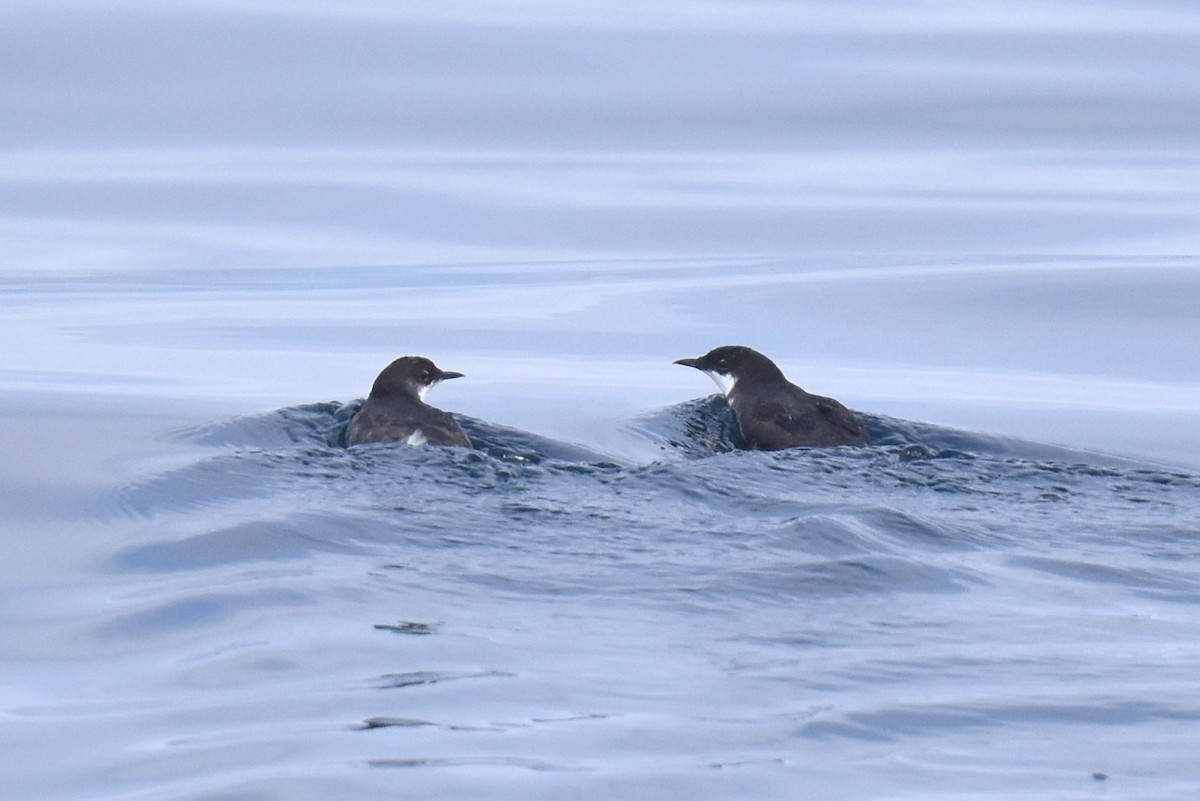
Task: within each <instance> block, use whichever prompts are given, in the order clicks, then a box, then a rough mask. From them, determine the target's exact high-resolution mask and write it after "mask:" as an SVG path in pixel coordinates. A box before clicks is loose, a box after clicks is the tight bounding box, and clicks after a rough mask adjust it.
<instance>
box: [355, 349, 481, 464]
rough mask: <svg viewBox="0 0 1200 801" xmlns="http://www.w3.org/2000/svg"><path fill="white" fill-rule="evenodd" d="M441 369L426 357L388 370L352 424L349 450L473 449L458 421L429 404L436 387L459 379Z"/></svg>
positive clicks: (407, 359)
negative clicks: (377, 445) (370, 446)
mask: <svg viewBox="0 0 1200 801" xmlns="http://www.w3.org/2000/svg"><path fill="white" fill-rule="evenodd" d="M461 377H462V373H453V372H449V371H446V370H442V369H440V368H438V366H437V365H435V364H434V363H433V362H431V361H430V360H429V359H426V358H424V357H423V356H401V357H400V358H399V359H396V360H395V361H394V362H392V363H391V364H389V365H388V366H387V367H385V368H384V370H383V372H381V373H380V374H379V377H378V378H376V379H375V383H374V385H373V386H372V387H371V394H370V395H369V396H368V397H367V399H366V401H364V402H363V405H362V406H361V407H359V409H358V411H357V412H355V413H354V417H352V418H351V419H350V425H349V427H348V428H347V429H346V444H347V445H348V446H349V445H360V444H362V443H366V442H402V443H404V444H406V445H426V444H428V445H457V446H459V447H463V448H470V447H471V440H470V438H468V437H467V433H466V432H465V431H463V429H462V426H461V425H459V424H458V421H457V420H455V419H454V418H453V417H451V416H450V415H449V414H447V413H446V412H443V411H442V410H441V409H435V408H434V407H432V406H430V405H429V404H427V403H426V402H425V395H426V394H427V393H428V392H429V390H430V389H432V388H433V387H434V386H435V385H436V384H438V383H439V382H441V381H445V380H447V379H450V378H461Z"/></svg>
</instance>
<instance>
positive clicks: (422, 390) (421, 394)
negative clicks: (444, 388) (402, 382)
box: [417, 381, 438, 403]
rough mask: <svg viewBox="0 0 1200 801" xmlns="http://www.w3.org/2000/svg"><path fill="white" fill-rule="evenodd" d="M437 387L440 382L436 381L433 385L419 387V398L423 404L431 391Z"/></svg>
mask: <svg viewBox="0 0 1200 801" xmlns="http://www.w3.org/2000/svg"><path fill="white" fill-rule="evenodd" d="M437 385H438V382H437V381H434V382H433V383H432V384H426V385H425V386H418V387H417V397H418V398H420V399H421V403H424V402H425V396H426V395H428V394H429V390H431V389H433V388H434V387H436V386H437Z"/></svg>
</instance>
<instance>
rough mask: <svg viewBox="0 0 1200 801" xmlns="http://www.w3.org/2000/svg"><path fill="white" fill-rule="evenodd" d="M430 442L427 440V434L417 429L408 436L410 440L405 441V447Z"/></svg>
mask: <svg viewBox="0 0 1200 801" xmlns="http://www.w3.org/2000/svg"><path fill="white" fill-rule="evenodd" d="M428 441H429V440H427V439H425V432H424V431H422V430H421V429H419V428H418V429H417V430H416V431H414V432H412V433H411V434H409V435H408V439H406V440H404V444H405V445H424V444H425V443H426V442H428Z"/></svg>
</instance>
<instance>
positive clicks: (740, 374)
mask: <svg viewBox="0 0 1200 801" xmlns="http://www.w3.org/2000/svg"><path fill="white" fill-rule="evenodd" d="M675 364H682V365H683V366H685V367H695V368H696V369H697V370H700V371H701V372H704V373H707V374H708V376H709V377H710V378H711V379H712V380H713V381H715V382H716V384H717V386H718V387H720V388H721V392H723V393H725V396H726V397H728V396H729V394H730V393H731V392H733V389H734V387H735V386H736V385H737V383H738V382H739V381H743V380H747V379H748V380H751V381H777V380H778V381H786V380H787V379H785V378H784V377H783V372H782V371H780V369H779V368H778V367H776V366H775V362H773V361H771V360H770V359H768V358H767V357H766V356H763V355H762V354H761V353H759V352H758V351H756V350H754V349H752V348H747V347H744V346H742V345H722V346H721V347H719V348H713V349H712V350H710V351H709V352H708V353H706V354H704V355H703V356H701V357H700V358H699V359H678V360H677V361H676V362H675Z"/></svg>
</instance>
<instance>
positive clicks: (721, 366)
mask: <svg viewBox="0 0 1200 801" xmlns="http://www.w3.org/2000/svg"><path fill="white" fill-rule="evenodd" d="M717 369H718V370H728V369H729V360H728V359H721V361H719V362H717Z"/></svg>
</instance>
